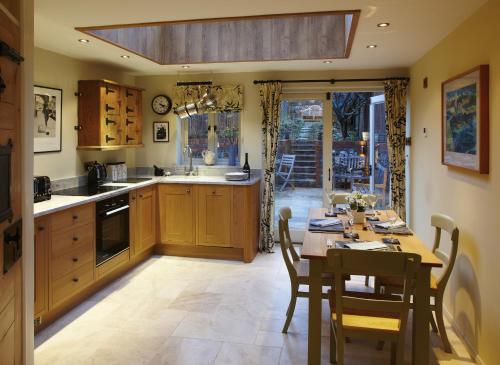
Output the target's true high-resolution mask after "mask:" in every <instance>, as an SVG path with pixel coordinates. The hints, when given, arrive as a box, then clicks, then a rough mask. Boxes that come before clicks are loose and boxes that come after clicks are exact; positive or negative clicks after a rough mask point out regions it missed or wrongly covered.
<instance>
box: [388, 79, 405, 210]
mask: <svg viewBox="0 0 500 365" xmlns="http://www.w3.org/2000/svg"><path fill="white" fill-rule="evenodd" d="M407 89H408V81H407V80H387V81H385V82H384V91H385V120H386V129H387V145H388V150H389V165H390V168H391V203H392V204H391V206H392V208H393V209H394V210H395V211H396V213H398V215H399V216H400V217H401V219H403V220H404V219H406V171H405V170H406V169H405V166H406V156H405V145H406V94H407Z"/></svg>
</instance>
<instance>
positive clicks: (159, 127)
mask: <svg viewBox="0 0 500 365" xmlns="http://www.w3.org/2000/svg"><path fill="white" fill-rule="evenodd" d="M169 140H170V130H169V123H168V122H153V142H168V141H169Z"/></svg>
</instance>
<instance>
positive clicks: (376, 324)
mask: <svg viewBox="0 0 500 365" xmlns="http://www.w3.org/2000/svg"><path fill="white" fill-rule="evenodd" d="M332 320H333V321H337V314H336V313H332ZM342 321H343V325H344V328H345V329H350V330H358V331H362V330H366V331H380V332H391V333H398V332H399V328H400V324H401V321H400V320H399V319H398V318H388V317H375V316H362V315H356V314H344V316H343V317H342Z"/></svg>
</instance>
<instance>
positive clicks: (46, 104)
mask: <svg viewBox="0 0 500 365" xmlns="http://www.w3.org/2000/svg"><path fill="white" fill-rule="evenodd" d="M33 91H34V99H35V100H34V101H35V103H34V106H35V110H34V115H33V118H34V122H33V126H34V127H33V128H34V131H33V132H34V137H35V138H34V146H33V147H34V151H35V153H41V152H61V150H62V114H61V113H62V94H63V91H62V90H61V89H54V88H51V87H45V86H36V85H35V86H34V90H33Z"/></svg>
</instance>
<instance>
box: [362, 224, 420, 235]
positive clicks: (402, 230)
mask: <svg viewBox="0 0 500 365" xmlns="http://www.w3.org/2000/svg"><path fill="white" fill-rule="evenodd" d="M368 222H369V223H370V225H371V226H372V228H373V231H374V232H375V233H379V234H388V233H394V234H396V235H402V236H411V235H413V232H412V230H411V229H410V228H408V227H407V226H406V224H405V223H404V222H402V223H403V225H398V224H397V223H398V222H396V223H395V225H394V228H392V227H391V226H390V223H388V222H370V221H368ZM381 225H382V227H381ZM385 227H388V228H385Z"/></svg>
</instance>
